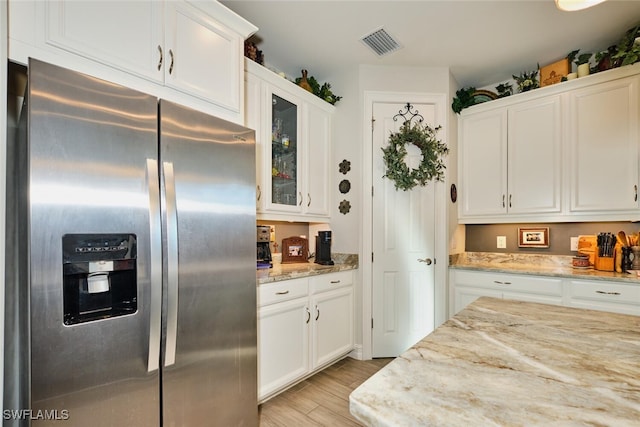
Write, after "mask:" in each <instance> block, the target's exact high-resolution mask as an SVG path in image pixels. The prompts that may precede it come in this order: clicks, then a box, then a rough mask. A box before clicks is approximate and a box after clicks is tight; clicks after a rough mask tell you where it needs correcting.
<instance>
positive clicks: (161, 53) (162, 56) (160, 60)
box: [158, 45, 164, 71]
mask: <svg viewBox="0 0 640 427" xmlns="http://www.w3.org/2000/svg"><path fill="white" fill-rule="evenodd" d="M158 52H160V59H159V60H158V71H160V69H161V68H162V60H163V59H164V54H163V52H162V46H160V45H158Z"/></svg>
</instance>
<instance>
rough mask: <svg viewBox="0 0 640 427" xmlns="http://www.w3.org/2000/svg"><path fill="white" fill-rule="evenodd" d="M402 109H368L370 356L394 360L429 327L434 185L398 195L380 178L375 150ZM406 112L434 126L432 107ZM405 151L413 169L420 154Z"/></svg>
mask: <svg viewBox="0 0 640 427" xmlns="http://www.w3.org/2000/svg"><path fill="white" fill-rule="evenodd" d="M405 105H406V104H398V103H374V105H373V119H374V127H373V150H372V152H373V159H372V162H373V164H372V171H373V177H372V182H373V202H372V208H373V212H372V219H373V222H372V225H373V230H372V236H373V237H372V244H373V253H374V254H373V263H372V275H371V277H372V286H373V291H372V293H373V298H372V300H373V301H372V302H373V307H372V311H373V332H372V333H373V336H372V356H373V357H395V356H398V355H400V354H401V353H402V352H404V351H405V350H407V349H408V348H409V347H411V346H412V345H413V344H415V343H416V342H417V341H419V340H420V339H422V338H423V337H424V336H426V335H427V334H429V333H430V332H431V331H432V330H433V328H434V265H433V260H434V242H435V238H434V236H435V226H434V224H435V207H434V204H435V197H434V195H435V191H434V184H433V183H429V184H427V185H426V186H424V187H420V186H417V187H414V188H413V189H411V190H408V191H402V190H396V189H395V187H394V183H393V181H391V180H389V179H387V178H383V175H384V172H385V168H384V161H383V158H382V150H381V149H382V148H383V147H385V146H386V145H387V144H388V138H389V135H390V133H391V132H394V131H397V130H399V128H400V126H401V125H402V124H403V122H404V118H403V117H402V116H399V117H397V120H394V119H393V117H394V116H396V115H397V114H398V113H399V112H400V111H405ZM412 111H416V112H418V113H419V114H420V115H421V116H422V117H424V122H425V123H427V124H429V125H430V126H433V127H435V126H436V124H435V123H434V121H435V113H436V105H435V104H416V105H413V109H412ZM407 118H408V116H407ZM415 120H416V118H414V119H413V122H415ZM407 151H408V155H407V158H406V159H405V161H406V162H407V164H408V165H409V167H417V166H418V165H419V163H420V161H421V154H420V150H419V149H418V148H417V147H415V146H413V145H411V144H409V145H408V146H407ZM427 260H430V261H431V263H429V261H427ZM425 261H426V262H425Z"/></svg>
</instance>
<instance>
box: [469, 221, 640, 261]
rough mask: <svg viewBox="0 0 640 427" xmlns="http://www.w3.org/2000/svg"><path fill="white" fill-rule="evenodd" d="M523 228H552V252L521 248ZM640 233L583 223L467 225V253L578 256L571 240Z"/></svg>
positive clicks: (639, 228) (638, 227) (638, 228)
mask: <svg viewBox="0 0 640 427" xmlns="http://www.w3.org/2000/svg"><path fill="white" fill-rule="evenodd" d="M519 227H549V247H548V248H519V247H518V228H519ZM618 231H624V232H625V233H626V234H630V233H638V232H640V224H639V223H633V222H580V223H573V222H572V223H547V224H537V223H536V224H530V223H527V224H482V225H475V224H474V225H469V224H468V225H466V231H465V233H466V236H465V250H466V251H467V252H498V253H527V254H546V255H575V252H573V251H571V237H577V236H580V235H597V234H598V233H601V232H611V233H614V234H617V233H618ZM497 236H506V238H507V247H506V248H505V249H497V248H496V237H497Z"/></svg>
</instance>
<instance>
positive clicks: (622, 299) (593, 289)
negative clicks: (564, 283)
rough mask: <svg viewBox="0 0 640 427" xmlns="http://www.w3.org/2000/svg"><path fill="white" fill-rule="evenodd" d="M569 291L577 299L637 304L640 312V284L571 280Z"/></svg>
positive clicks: (639, 312)
mask: <svg viewBox="0 0 640 427" xmlns="http://www.w3.org/2000/svg"><path fill="white" fill-rule="evenodd" d="M569 292H570V295H571V298H575V299H582V300H591V301H607V302H615V303H619V304H631V305H637V306H638V314H640V284H628V285H627V284H623V283H611V282H600V281H595V280H594V281H587V280H571V281H570V282H569Z"/></svg>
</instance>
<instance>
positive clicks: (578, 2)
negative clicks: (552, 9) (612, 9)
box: [555, 0, 605, 12]
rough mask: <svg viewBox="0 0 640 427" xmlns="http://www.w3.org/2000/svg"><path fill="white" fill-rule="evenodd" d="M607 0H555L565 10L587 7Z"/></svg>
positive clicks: (558, 6) (570, 10)
mask: <svg viewBox="0 0 640 427" xmlns="http://www.w3.org/2000/svg"><path fill="white" fill-rule="evenodd" d="M603 1H605V0H555V2H556V7H557V8H558V9H560V10H564V11H565V12H573V11H575V10H582V9H586V8H588V7H591V6H595V5H597V4H599V3H602V2H603Z"/></svg>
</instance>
